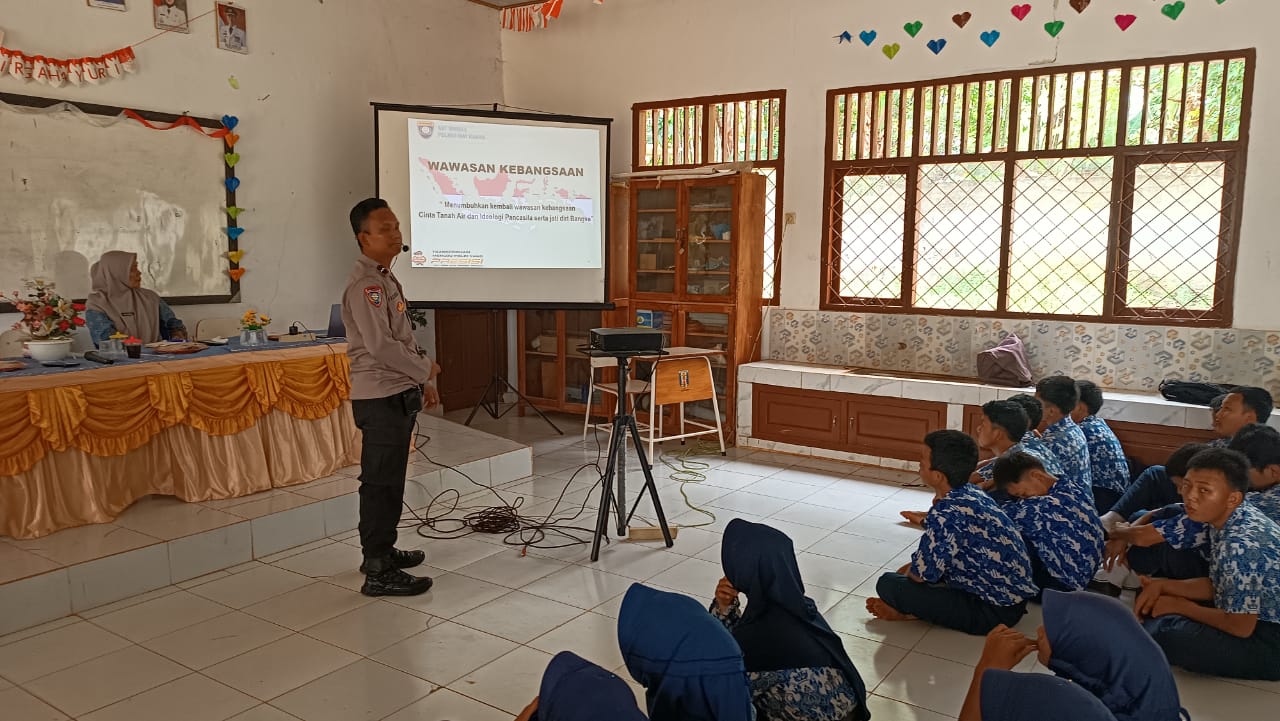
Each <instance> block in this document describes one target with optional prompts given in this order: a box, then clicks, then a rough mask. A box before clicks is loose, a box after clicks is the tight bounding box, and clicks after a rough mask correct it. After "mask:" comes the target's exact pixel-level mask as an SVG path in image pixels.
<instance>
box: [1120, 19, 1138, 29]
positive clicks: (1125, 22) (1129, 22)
mask: <svg viewBox="0 0 1280 721" xmlns="http://www.w3.org/2000/svg"><path fill="white" fill-rule="evenodd" d="M1136 22H1138V16H1137V15H1117V16H1116V25H1119V26H1120V30H1122V31H1124V30H1128V29H1129V28H1131V27H1133V24H1134V23H1136Z"/></svg>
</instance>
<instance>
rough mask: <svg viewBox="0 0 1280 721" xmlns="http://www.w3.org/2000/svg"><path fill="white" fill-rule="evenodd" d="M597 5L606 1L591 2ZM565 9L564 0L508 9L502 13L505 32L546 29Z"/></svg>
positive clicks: (552, 0) (548, 0)
mask: <svg viewBox="0 0 1280 721" xmlns="http://www.w3.org/2000/svg"><path fill="white" fill-rule="evenodd" d="M591 1H592V3H594V4H596V5H603V4H604V0H591ZM563 8H564V0H546V2H544V3H541V4H539V3H534V4H531V5H525V6H523V7H516V8H506V9H504V10H503V11H502V27H503V29H505V30H515V31H516V32H518V33H527V32H529V31H531V30H537V29H539V28H545V27H547V25H548V24H549V23H550V22H551V21H552V20H555V19H557V18H559V17H560V11H561V10H562V9H563Z"/></svg>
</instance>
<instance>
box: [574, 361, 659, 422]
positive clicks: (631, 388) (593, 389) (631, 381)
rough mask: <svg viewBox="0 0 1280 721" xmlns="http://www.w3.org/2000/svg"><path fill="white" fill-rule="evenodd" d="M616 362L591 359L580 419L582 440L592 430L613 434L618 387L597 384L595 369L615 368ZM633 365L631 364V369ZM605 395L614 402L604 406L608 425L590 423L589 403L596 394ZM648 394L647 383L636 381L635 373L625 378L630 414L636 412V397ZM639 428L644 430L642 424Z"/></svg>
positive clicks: (608, 384)
mask: <svg viewBox="0 0 1280 721" xmlns="http://www.w3.org/2000/svg"><path fill="white" fill-rule="evenodd" d="M617 367H618V361H617V359H614V358H609V357H603V358H597V357H592V358H591V382H590V383H589V384H588V385H587V412H586V414H585V416H584V417H583V419H582V439H583V440H586V438H587V431H589V430H591V429H592V428H596V429H601V430H604V431H605V432H607V433H612V432H613V414H614V412H615V411H616V410H617V408H618V400H617V399H618V386H616V385H614V384H612V383H597V382H596V369H598V368H617ZM634 367H635V365H634V364H632V368H634ZM597 392H598V393H607V394H609V395H610V396H611V397H612V398H613V399H614V400H613V403H612V405H607V406H605V411H606V417H608V418H609V419H610V420H609V422H608V423H592V422H591V403H592V400H593V399H594V397H595V394H596V393H597ZM648 392H649V381H641V380H636V377H635V372H634V370H633V371H632V374H631V375H630V376H628V377H627V402H628V403H629V404H630V405H631V412H632V413H635V410H636V396H642V395H646V394H647V393H648ZM640 428H641V429H642V430H643V429H644V424H640Z"/></svg>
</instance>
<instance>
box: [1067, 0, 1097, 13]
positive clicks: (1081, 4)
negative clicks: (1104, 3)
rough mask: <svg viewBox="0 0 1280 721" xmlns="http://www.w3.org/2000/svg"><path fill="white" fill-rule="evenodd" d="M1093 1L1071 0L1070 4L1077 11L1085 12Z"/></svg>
mask: <svg viewBox="0 0 1280 721" xmlns="http://www.w3.org/2000/svg"><path fill="white" fill-rule="evenodd" d="M1092 3H1093V0H1071V2H1070V3H1069V4H1070V5H1071V7H1072V8H1074V9H1075V11H1076V12H1078V13H1083V12H1084V11H1085V10H1088V9H1089V5H1091V4H1092Z"/></svg>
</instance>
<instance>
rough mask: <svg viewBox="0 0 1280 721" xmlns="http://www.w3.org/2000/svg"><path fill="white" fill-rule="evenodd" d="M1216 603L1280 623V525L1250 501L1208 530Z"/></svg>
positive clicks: (1222, 606)
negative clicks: (1218, 526) (1220, 525)
mask: <svg viewBox="0 0 1280 721" xmlns="http://www.w3.org/2000/svg"><path fill="white" fill-rule="evenodd" d="M1209 537H1210V539H1211V542H1212V546H1213V550H1212V552H1211V554H1210V556H1209V577H1210V578H1211V579H1212V580H1213V605H1214V606H1216V607H1217V608H1218V609H1219V610H1221V611H1225V612H1227V613H1242V614H1253V615H1257V617H1258V620H1259V621H1261V622H1263V623H1280V582H1277V579H1280V526H1277V525H1276V524H1275V522H1274V521H1272V520H1271V519H1270V518H1267V517H1266V516H1265V515H1263V514H1262V512H1261V511H1259V510H1258V509H1257V508H1254V507H1253V506H1251V505H1250V504H1248V503H1244V504H1241V505H1240V507H1239V508H1237V509H1236V510H1235V512H1234V513H1232V514H1231V517H1230V518H1228V519H1227V522H1226V524H1225V525H1223V527H1222V528H1221V529H1217V528H1212V529H1210V531H1209Z"/></svg>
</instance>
